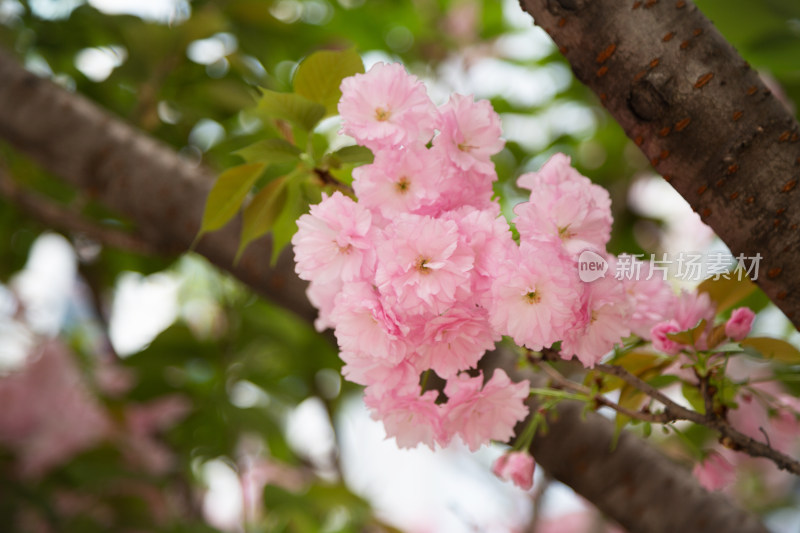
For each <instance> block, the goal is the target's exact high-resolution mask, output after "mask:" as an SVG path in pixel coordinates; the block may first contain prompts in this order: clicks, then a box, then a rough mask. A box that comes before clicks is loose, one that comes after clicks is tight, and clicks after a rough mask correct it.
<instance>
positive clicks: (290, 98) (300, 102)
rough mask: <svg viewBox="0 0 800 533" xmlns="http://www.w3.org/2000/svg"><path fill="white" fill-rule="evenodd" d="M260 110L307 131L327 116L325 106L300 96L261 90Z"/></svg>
mask: <svg viewBox="0 0 800 533" xmlns="http://www.w3.org/2000/svg"><path fill="white" fill-rule="evenodd" d="M258 110H259V111H261V112H262V113H265V114H266V115H267V116H270V117H273V118H280V119H284V120H288V121H289V122H292V123H293V124H295V125H297V126H300V127H301V128H303V129H304V130H306V131H311V130H312V129H314V126H316V125H317V123H318V122H319V121H320V120H322V117H324V116H325V106H323V105H322V104H319V103H317V102H312V101H311V100H308V99H307V98H305V97H303V96H302V95H299V94H294V93H279V92H275V91H269V90H267V89H261V99H260V100H259V101H258Z"/></svg>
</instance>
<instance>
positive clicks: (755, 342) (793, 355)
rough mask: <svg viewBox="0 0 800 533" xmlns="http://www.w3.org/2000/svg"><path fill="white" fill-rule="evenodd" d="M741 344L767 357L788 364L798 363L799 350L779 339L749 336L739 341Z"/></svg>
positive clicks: (799, 359) (799, 358) (799, 361)
mask: <svg viewBox="0 0 800 533" xmlns="http://www.w3.org/2000/svg"><path fill="white" fill-rule="evenodd" d="M741 345H742V346H744V347H750V348H753V349H755V350H756V351H757V352H758V353H760V354H761V355H762V356H764V357H766V358H767V359H775V360H776V361H780V362H781V363H786V364H790V365H796V364H800V350H798V349H797V348H795V347H794V346H793V345H792V344H789V343H788V342H786V341H784V340H781V339H773V338H772V337H750V338H747V339H744V340H743V341H741Z"/></svg>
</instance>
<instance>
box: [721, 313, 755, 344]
mask: <svg viewBox="0 0 800 533" xmlns="http://www.w3.org/2000/svg"><path fill="white" fill-rule="evenodd" d="M755 317H756V314H755V313H754V312H753V311H752V310H751V309H749V308H747V307H739V308H738V309H734V310H733V312H732V313H731V317H730V318H729V319H728V321H727V322H726V323H725V335H727V336H728V337H730V338H731V340H734V341H740V340H743V339H744V338H745V337H747V334H748V333H750V330H751V329H752V327H753V319H755Z"/></svg>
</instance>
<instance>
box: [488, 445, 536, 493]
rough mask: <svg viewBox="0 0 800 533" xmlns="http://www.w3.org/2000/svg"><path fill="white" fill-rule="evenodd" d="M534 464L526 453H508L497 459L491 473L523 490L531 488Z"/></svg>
mask: <svg viewBox="0 0 800 533" xmlns="http://www.w3.org/2000/svg"><path fill="white" fill-rule="evenodd" d="M535 466H536V463H534V462H533V457H531V455H530V454H529V453H527V452H509V453H507V454H505V455H502V456H500V457H498V458H497V461H495V463H494V466H493V467H492V472H493V473H494V475H496V476H497V477H499V478H500V479H502V480H504V481H509V480H510V481H512V482H513V483H514V485H516V486H518V487H519V488H521V489H523V490H530V488H531V487H533V470H534V468H535Z"/></svg>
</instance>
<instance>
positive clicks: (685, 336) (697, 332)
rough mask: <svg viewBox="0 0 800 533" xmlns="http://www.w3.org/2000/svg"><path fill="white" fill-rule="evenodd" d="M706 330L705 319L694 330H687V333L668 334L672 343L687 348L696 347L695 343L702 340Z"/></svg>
mask: <svg viewBox="0 0 800 533" xmlns="http://www.w3.org/2000/svg"><path fill="white" fill-rule="evenodd" d="M705 329H706V320H705V319H703V320H701V321H700V322H699V323H698V324H697V325H696V326H695V327H693V328H692V329H687V330H686V331H679V332H677V333H667V338H668V339H669V340H671V341H675V342H678V343H680V344H685V345H687V346H694V345H695V343H696V342H697V341H698V340H700V337H701V336H702V335H703V332H704V331H705Z"/></svg>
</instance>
